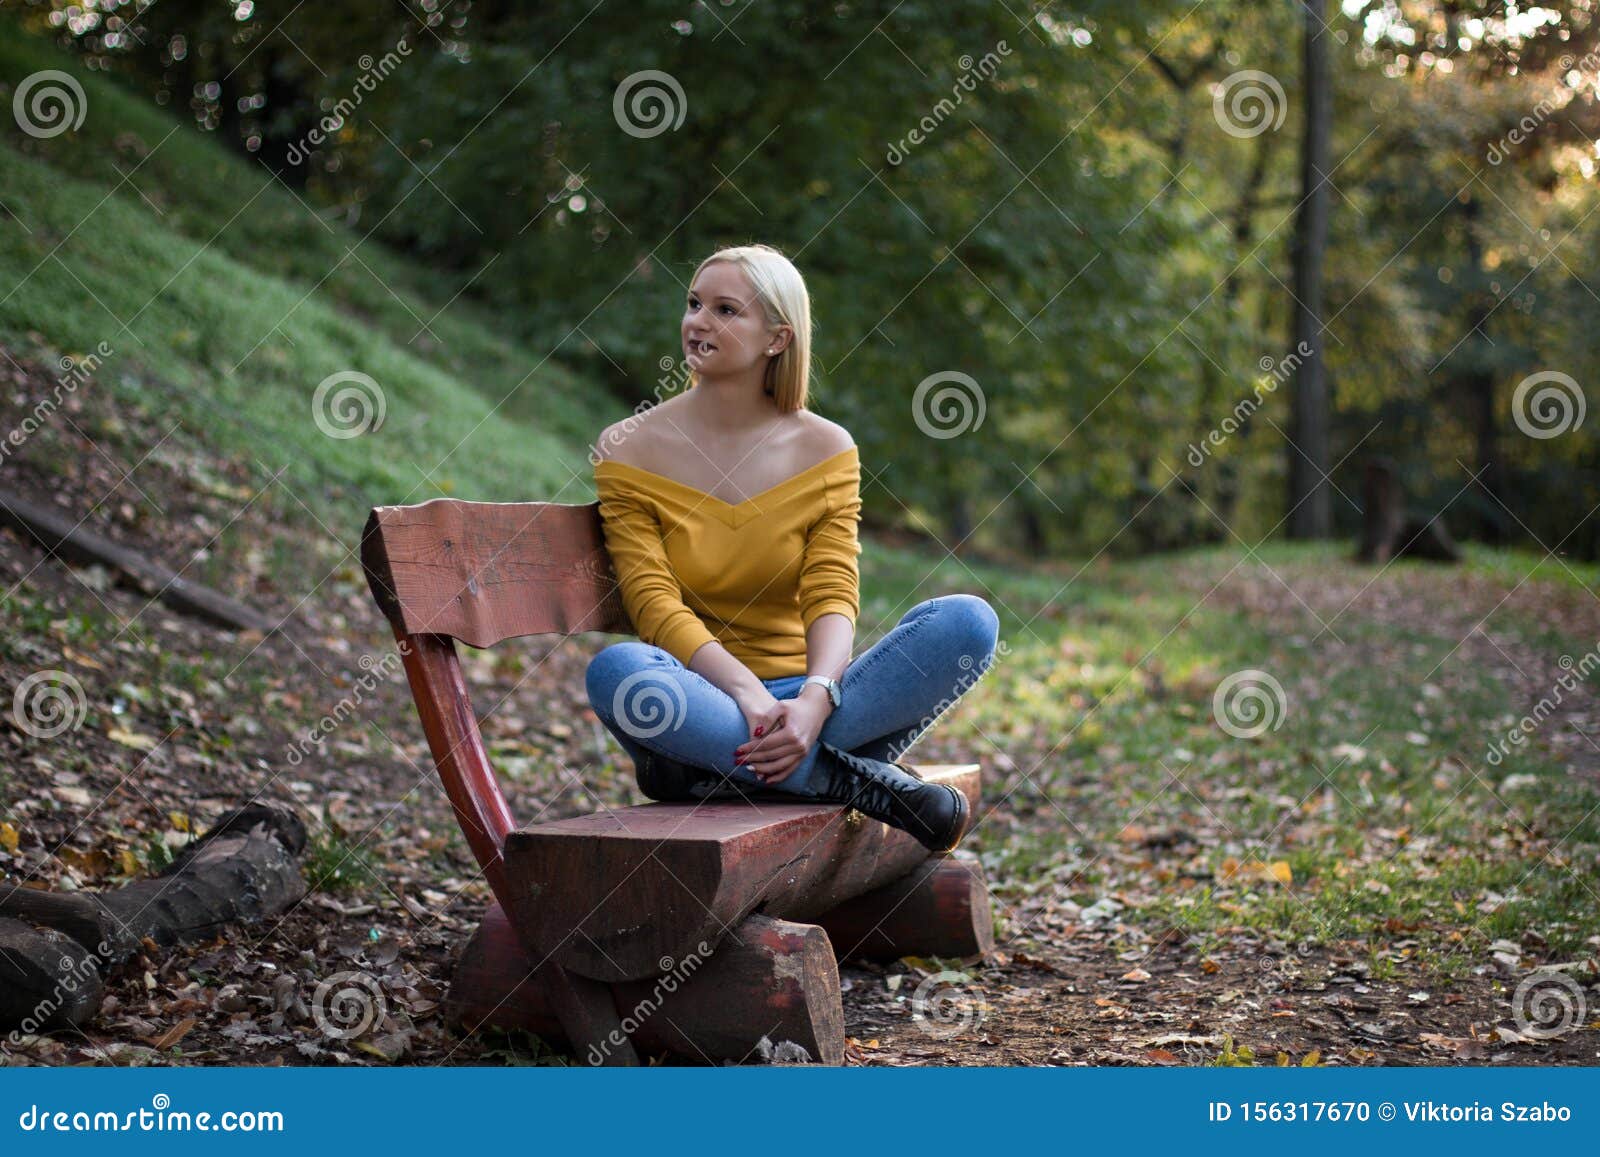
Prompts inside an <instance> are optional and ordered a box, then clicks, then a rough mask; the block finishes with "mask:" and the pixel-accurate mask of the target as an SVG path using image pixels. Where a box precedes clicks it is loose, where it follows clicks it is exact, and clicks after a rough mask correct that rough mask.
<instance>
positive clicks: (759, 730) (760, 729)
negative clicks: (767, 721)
mask: <svg viewBox="0 0 1600 1157" xmlns="http://www.w3.org/2000/svg"><path fill="white" fill-rule="evenodd" d="M765 730H766V728H765V727H757V728H756V734H757V735H760V734H761V733H762V732H763V731H765Z"/></svg>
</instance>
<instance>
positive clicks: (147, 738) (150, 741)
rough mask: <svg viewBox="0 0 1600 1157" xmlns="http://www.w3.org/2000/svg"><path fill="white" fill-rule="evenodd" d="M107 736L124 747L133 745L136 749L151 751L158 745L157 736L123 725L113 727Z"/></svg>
mask: <svg viewBox="0 0 1600 1157" xmlns="http://www.w3.org/2000/svg"><path fill="white" fill-rule="evenodd" d="M106 737H107V738H108V739H110V740H112V741H113V742H115V743H120V744H122V746H124V747H131V748H133V749H134V750H135V751H149V750H151V749H152V748H154V747H155V745H156V742H157V740H156V737H155V736H153V735H145V734H143V733H141V732H138V731H129V730H127V729H126V728H123V727H113V728H112V729H111V730H110V731H108V732H107V733H106Z"/></svg>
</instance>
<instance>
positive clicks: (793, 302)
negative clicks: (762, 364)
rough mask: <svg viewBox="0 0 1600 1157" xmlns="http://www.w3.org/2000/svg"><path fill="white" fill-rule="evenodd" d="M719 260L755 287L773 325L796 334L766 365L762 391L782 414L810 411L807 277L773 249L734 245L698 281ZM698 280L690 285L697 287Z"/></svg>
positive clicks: (694, 380) (693, 379) (692, 379)
mask: <svg viewBox="0 0 1600 1157" xmlns="http://www.w3.org/2000/svg"><path fill="white" fill-rule="evenodd" d="M715 261H726V262H728V263H730V264H732V265H737V266H738V267H739V268H740V269H742V270H743V271H744V275H745V276H746V277H747V278H749V279H750V284H751V285H752V286H754V287H755V291H756V300H757V301H758V302H760V303H761V307H762V309H763V310H764V311H765V313H766V316H767V322H768V323H769V324H771V325H786V326H788V327H789V329H790V330H791V331H792V332H793V334H794V336H793V337H792V338H791V339H790V341H789V344H788V345H786V346H784V347H783V349H782V350H781V351H780V352H779V353H778V354H777V356H775V357H772V358H769V359H768V361H767V369H766V377H765V380H764V381H763V382H762V390H763V392H765V393H766V394H767V395H769V396H770V397H771V398H772V399H773V400H775V401H776V402H777V403H778V410H779V411H780V412H781V413H785V414H787V413H791V412H793V411H795V410H803V409H805V407H806V397H807V395H808V394H809V392H810V382H811V296H810V294H808V293H807V292H806V283H805V279H804V278H803V277H801V276H800V271H799V270H798V269H796V268H795V267H794V262H792V261H790V260H789V259H788V258H787V257H785V256H784V255H783V254H782V253H780V252H779V251H778V250H776V249H774V248H773V247H772V246H771V245H734V246H730V247H728V248H726V249H718V250H717V251H716V252H715V253H713V254H712V255H711V256H710V257H707V258H706V259H705V260H704V261H702V262H701V263H700V264H699V265H698V266H697V267H696V268H695V271H694V277H699V276H700V271H701V270H703V269H704V268H705V267H706V266H708V265H710V264H711V263H712V262H715ZM694 277H691V278H690V279H689V284H691V285H693V284H694ZM699 377H700V376H699V375H698V374H696V373H694V372H692V371H691V372H690V374H689V385H690V386H691V387H693V386H695V385H698V384H699Z"/></svg>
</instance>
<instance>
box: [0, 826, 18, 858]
mask: <svg viewBox="0 0 1600 1157" xmlns="http://www.w3.org/2000/svg"><path fill="white" fill-rule="evenodd" d="M21 842H22V836H21V835H20V834H18V832H17V829H16V828H14V827H12V826H11V825H10V824H4V823H0V848H4V849H5V850H6V851H8V852H14V851H16V850H17V845H18V844H20V843H21Z"/></svg>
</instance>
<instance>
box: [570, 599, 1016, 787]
mask: <svg viewBox="0 0 1600 1157" xmlns="http://www.w3.org/2000/svg"><path fill="white" fill-rule="evenodd" d="M999 634H1000V619H999V616H997V615H996V614H995V612H994V610H993V608H991V607H990V606H989V604H988V603H987V602H986V601H985V600H984V599H982V598H979V597H978V596H977V595H967V594H956V595H941V596H939V597H937V598H932V599H928V600H927V601H926V602H921V603H918V604H917V605H916V606H914V607H912V608H911V609H910V610H909V611H907V612H906V613H905V615H904V617H903V618H901V620H900V622H899V623H898V624H896V626H895V627H894V629H893V630H891V631H890V632H889V633H888V634H886V635H884V636H883V638H881V639H879V640H878V641H877V642H876V643H874V644H873V645H872V646H871V647H869V648H868V649H867V650H866V651H865V652H864V653H863V654H861V655H859V656H857V657H856V658H855V659H852V660H851V661H850V665H849V667H847V668H846V669H845V673H844V678H843V679H842V680H840V686H841V687H842V689H843V697H844V701H843V702H842V703H841V704H840V705H839V706H838V707H836V708H834V710H833V712H832V714H830V715H829V716H828V718H827V719H826V720H825V721H824V722H823V724H822V730H821V732H820V733H819V734H818V736H817V742H818V743H828V744H831V745H832V746H834V747H836V748H840V749H842V750H844V751H849V752H853V753H854V754H857V755H864V756H868V757H870V758H872V759H881V760H891V761H892V760H896V759H899V758H900V755H901V753H903V752H904V751H905V749H906V748H907V747H909V746H910V745H911V743H912V741H913V740H915V739H916V738H917V737H918V736H919V735H921V734H922V733H923V732H924V731H926V730H927V729H928V728H929V727H930V726H932V724H933V722H934V720H935V719H937V718H938V716H939V715H941V714H942V713H943V712H944V711H945V710H947V709H948V708H949V707H950V706H952V705H953V704H954V703H955V702H956V700H957V699H959V698H960V697H961V696H962V695H963V694H964V693H965V692H966V690H967V689H968V688H969V687H971V686H972V685H973V684H974V683H976V682H977V680H978V679H979V678H980V677H981V676H982V675H983V674H984V673H985V672H986V671H987V670H988V669H989V666H990V664H991V663H992V662H993V661H994V654H995V647H996V645H997V643H998V642H999ZM584 682H585V685H586V688H587V690H588V694H589V704H590V706H592V707H593V708H594V712H595V714H596V715H597V716H599V718H600V721H601V722H602V723H604V724H605V725H606V727H607V729H608V730H609V731H610V732H611V734H613V735H615V736H616V737H617V742H618V743H620V744H621V745H622V747H623V750H625V751H627V752H628V754H629V755H631V756H633V759H634V763H635V764H636V765H637V764H638V763H639V762H640V761H641V760H643V759H644V757H645V756H646V754H647V753H648V752H651V751H654V752H658V753H660V754H662V755H666V756H668V757H670V758H672V759H676V760H678V761H679V762H681V763H687V764H692V765H694V766H696V767H703V768H708V769H710V770H712V771H716V772H719V773H720V774H722V775H724V776H727V777H728V778H730V779H732V780H734V781H735V782H737V783H740V784H745V785H749V786H750V787H765V786H767V785H765V784H763V783H762V781H761V780H760V778H759V777H757V775H756V774H755V772H753V771H751V770H750V769H749V768H748V767H743V766H736V765H735V764H734V762H733V749H734V748H736V747H738V746H739V745H740V744H742V743H744V742H746V741H747V740H748V739H750V726H749V724H748V722H747V721H746V720H745V717H744V712H742V711H740V710H739V705H738V704H737V703H736V702H735V701H734V699H733V697H732V696H731V695H729V694H728V693H727V692H726V691H724V690H722V689H721V688H720V687H718V686H717V685H716V684H714V683H712V682H711V681H710V680H708V679H706V678H705V677H704V676H703V675H700V674H697V673H696V672H694V671H691V670H689V668H687V667H685V666H684V665H683V664H682V663H681V662H679V661H678V660H677V659H675V658H674V657H673V656H671V655H669V654H668V653H667V652H666V651H663V650H662V649H661V648H660V647H657V646H654V645H652V644H650V643H645V642H641V641H639V640H630V641H628V642H622V643H612V644H611V645H609V646H607V647H605V648H603V649H602V650H601V651H600V652H599V653H598V654H597V655H595V657H594V658H593V659H591V660H590V661H589V666H588V670H587V671H586V673H585V676H584ZM761 682H762V684H763V685H764V686H765V687H766V688H767V690H769V691H771V692H772V695H773V698H775V699H792V698H794V697H795V696H796V695H797V694H799V691H800V688H801V686H802V685H803V683H804V682H805V676H804V675H803V674H802V675H781V676H778V677H776V678H772V679H763V680H761ZM816 755H817V745H816V744H813V745H812V747H811V750H809V751H807V752H806V754H805V756H804V758H803V759H802V760H801V761H800V764H799V765H798V766H797V767H796V768H795V769H794V771H793V772H791V773H790V774H789V775H788V776H787V777H786V778H785V779H784V780H783V781H782V782H781V783H777V784H773V785H771V786H772V787H773V788H775V789H777V790H779V791H784V792H789V793H793V794H795V795H801V796H814V795H815V794H816V792H815V791H814V790H813V789H812V788H811V773H812V768H813V767H814V765H815V763H816Z"/></svg>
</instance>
